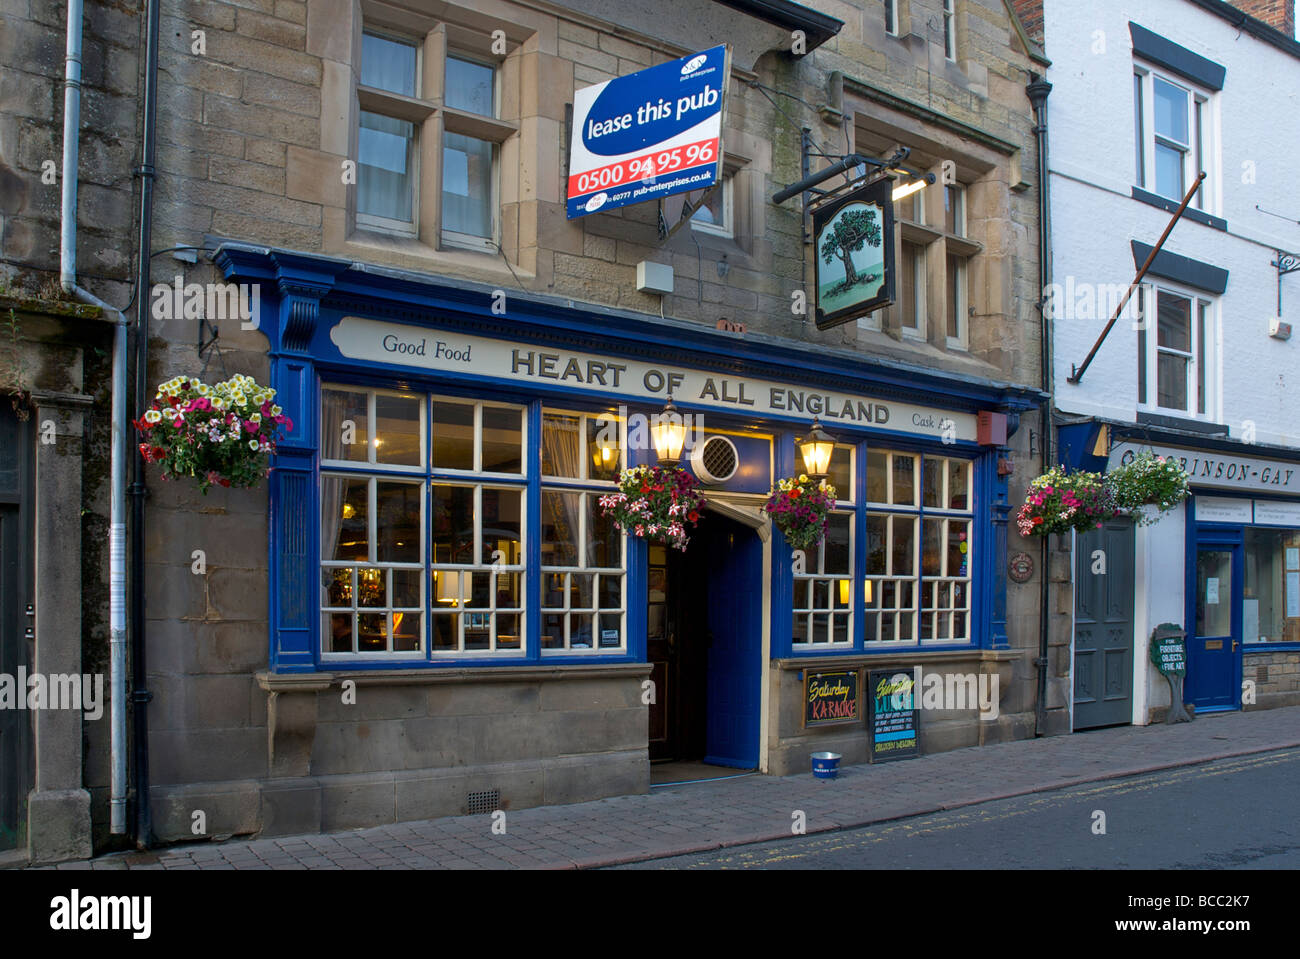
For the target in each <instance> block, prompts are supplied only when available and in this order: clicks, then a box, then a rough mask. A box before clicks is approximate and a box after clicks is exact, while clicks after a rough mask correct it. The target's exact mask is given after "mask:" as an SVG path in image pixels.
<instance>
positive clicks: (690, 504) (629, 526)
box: [599, 466, 706, 550]
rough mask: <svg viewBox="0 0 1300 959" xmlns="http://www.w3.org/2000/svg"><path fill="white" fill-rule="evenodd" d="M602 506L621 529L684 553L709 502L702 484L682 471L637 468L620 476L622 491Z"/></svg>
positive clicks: (624, 471)
mask: <svg viewBox="0 0 1300 959" xmlns="http://www.w3.org/2000/svg"><path fill="white" fill-rule="evenodd" d="M599 502H600V506H601V510H602V513H603V515H604V516H607V517H610V518H612V519H613V520H614V525H615V526H616V527H617V528H618V529H620V530H624V531H626V532H628V533H631V534H632V535H633V536H636V537H639V538H641V539H645V540H648V541H650V542H652V543H663V544H665V545H667V546H672V547H674V548H675V549H682V550H684V549H686V544H687V542H688V541H689V539H690V537H689V536H687V526H688V524H689V525H690V526H692V527H693V526H694V525H695V524H696V523H698V522H699V519H700V510H701V509H703V508H704V504H705V502H706V500H705V498H704V495H703V494H702V493H701V492H700V491H699V480H697V479H696V478H695V477H694V476H692V475H691V474H690V473H688V472H686V470H684V469H681V468H680V467H675V466H672V467H666V466H634V467H632V468H631V469H625V470H623V471H622V472H621V473H619V474H618V491H617V492H615V493H610V494H608V495H606V496H602V497H601V498H600V501H599Z"/></svg>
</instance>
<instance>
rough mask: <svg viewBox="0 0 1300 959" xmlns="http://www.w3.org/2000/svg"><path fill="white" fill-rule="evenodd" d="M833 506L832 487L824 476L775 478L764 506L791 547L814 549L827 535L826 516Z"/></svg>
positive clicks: (833, 490)
mask: <svg viewBox="0 0 1300 959" xmlns="http://www.w3.org/2000/svg"><path fill="white" fill-rule="evenodd" d="M834 508H835V487H834V486H831V485H830V484H829V483H827V482H826V481H825V480H815V479H809V478H808V476H806V475H804V474H800V475H799V477H798V478H794V477H788V478H786V479H781V480H777V483H776V486H774V487H773V488H772V492H771V493H770V494H768V497H767V502H766V503H764V504H763V509H764V510H766V511H767V513H768V515H770V516H771V517H772V522H773V523H775V524H776V528H777V529H779V530H780V531H781V535H782V536H784V537H785V541H786V542H787V543H789V544H790V548H791V549H803V550H808V549H813V548H815V547H816V546H817V544H818V543H820V542H821V541H822V538H823V537H824V536H825V535H826V519H827V517H828V516H830V513H831V510H833V509H834Z"/></svg>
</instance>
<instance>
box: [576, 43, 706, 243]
mask: <svg viewBox="0 0 1300 959" xmlns="http://www.w3.org/2000/svg"><path fill="white" fill-rule="evenodd" d="M730 73H731V67H730V59H729V57H728V55H727V47H726V46H725V45H722V46H717V47H714V48H713V49H711V50H705V51H704V52H702V53H697V54H693V55H691V56H687V57H682V58H681V59H679V60H672V61H670V62H668V63H661V64H659V65H658V66H655V67H650V68H648V69H645V70H639V71H637V72H636V73H631V74H628V75H627V76H625V77H618V78H616V79H614V80H606V81H605V82H604V83H598V84H596V85H595V86H591V87H584V88H583V89H581V90H579V91H577V92H576V93H575V94H574V95H573V139H572V142H571V145H570V149H569V187H568V215H569V219H570V220H572V219H576V218H577V217H580V216H586V215H587V214H588V213H596V212H598V211H600V210H615V209H618V208H619V207H622V206H627V205H628V204H631V203H641V202H643V201H645V200H658V199H660V198H662V197H665V196H671V195H672V194H674V193H685V192H687V191H690V190H702V189H704V188H706V187H710V186H712V185H713V184H715V183H717V182H718V180H719V179H721V173H722V107H723V103H724V101H725V99H726V93H727V80H728V77H729V76H730Z"/></svg>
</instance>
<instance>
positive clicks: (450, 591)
mask: <svg viewBox="0 0 1300 959" xmlns="http://www.w3.org/2000/svg"><path fill="white" fill-rule="evenodd" d="M433 578H434V580H435V590H434V596H435V597H436V598H437V600H438V602H440V603H442V604H444V605H446V606H456V605H458V604H459V603H460V573H458V572H456V571H455V570H448V569H440V570H434V573H433Z"/></svg>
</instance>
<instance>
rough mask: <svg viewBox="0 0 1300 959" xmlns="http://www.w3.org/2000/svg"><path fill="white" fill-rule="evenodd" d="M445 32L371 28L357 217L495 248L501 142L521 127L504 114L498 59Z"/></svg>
mask: <svg viewBox="0 0 1300 959" xmlns="http://www.w3.org/2000/svg"><path fill="white" fill-rule="evenodd" d="M434 41H436V42H434ZM446 41H447V35H446V34H445V33H444V32H436V33H433V34H430V35H429V36H428V37H427V38H411V37H398V36H389V35H385V34H381V33H379V32H376V31H371V30H367V31H365V32H364V33H363V34H362V42H361V71H360V85H359V86H358V88H357V97H358V103H359V119H358V124H357V128H358V133H357V202H356V222H357V225H358V226H362V227H366V228H369V229H372V230H380V231H383V232H387V233H395V234H399V235H405V236H410V237H418V238H420V239H421V240H423V241H424V242H426V243H428V244H430V245H433V246H440V247H456V248H460V249H470V250H479V251H484V252H491V251H494V250H495V249H496V247H497V233H498V229H499V224H498V219H499V218H498V216H497V209H498V207H499V186H498V181H499V178H500V171H499V165H500V155H501V144H502V143H504V142H505V141H506V140H508V139H509V138H510V137H511V136H513V135H514V134H515V132H516V127H515V125H514V124H512V123H507V122H503V121H501V120H500V119H499V117H498V112H499V109H500V99H501V98H500V94H499V86H500V78H499V73H500V70H499V68H498V66H499V65H498V64H497V63H495V62H491V61H487V60H482V59H479V58H477V57H474V56H470V55H467V54H463V53H460V52H458V51H457V50H455V49H449V48H448V47H447V46H446ZM484 47H485V48H486V47H487V45H486V44H485V45H484ZM426 61H427V62H426ZM435 198H436V200H435Z"/></svg>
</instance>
